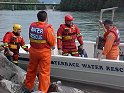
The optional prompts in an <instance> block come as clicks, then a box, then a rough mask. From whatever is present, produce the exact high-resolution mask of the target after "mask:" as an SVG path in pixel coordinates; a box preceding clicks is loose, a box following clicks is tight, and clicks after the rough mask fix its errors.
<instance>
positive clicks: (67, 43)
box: [57, 14, 83, 56]
mask: <svg viewBox="0 0 124 93" xmlns="http://www.w3.org/2000/svg"><path fill="white" fill-rule="evenodd" d="M73 19H74V18H73V17H72V16H71V15H70V14H68V15H66V16H65V24H61V25H60V27H59V29H58V31H57V47H58V52H59V54H60V55H64V56H68V55H69V54H71V55H72V56H79V53H78V49H77V46H76V42H75V40H76V39H77V40H78V42H79V43H80V48H82V49H83V39H82V35H81V33H80V30H79V28H78V27H77V26H76V25H75V24H73V22H72V21H73Z"/></svg>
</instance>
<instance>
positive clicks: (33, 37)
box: [24, 11, 56, 93]
mask: <svg viewBox="0 0 124 93" xmlns="http://www.w3.org/2000/svg"><path fill="white" fill-rule="evenodd" d="M37 18H38V22H33V23H32V24H31V25H30V28H29V39H30V49H29V54H30V61H29V64H28V68H27V74H26V79H25V82H24V90H25V93H31V91H32V89H33V86H34V81H35V78H36V75H37V70H38V73H39V85H38V90H39V91H42V92H43V93H47V91H48V88H49V85H50V65H51V50H52V49H54V48H55V44H56V37H55V34H54V29H53V27H52V25H50V24H48V23H47V20H48V17H47V12H45V11H39V12H38V13H37Z"/></svg>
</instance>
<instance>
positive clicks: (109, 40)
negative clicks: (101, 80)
mask: <svg viewBox="0 0 124 93" xmlns="http://www.w3.org/2000/svg"><path fill="white" fill-rule="evenodd" d="M104 40H105V44H104V50H103V53H102V54H103V55H106V59H111V60H117V57H118V55H119V44H120V38H119V31H118V29H117V28H116V27H113V28H112V29H110V30H107V32H106V33H105V34H104Z"/></svg>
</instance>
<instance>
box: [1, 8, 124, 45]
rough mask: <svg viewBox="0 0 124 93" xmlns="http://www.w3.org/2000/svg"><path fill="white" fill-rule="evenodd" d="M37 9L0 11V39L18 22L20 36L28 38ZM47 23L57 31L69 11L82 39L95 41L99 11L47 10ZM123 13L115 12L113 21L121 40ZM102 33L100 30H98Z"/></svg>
mask: <svg viewBox="0 0 124 93" xmlns="http://www.w3.org/2000/svg"><path fill="white" fill-rule="evenodd" d="M37 12H38V11H0V40H2V37H3V35H4V34H5V32H7V31H11V30H12V25H13V24H14V23H19V24H21V25H22V26H23V28H22V29H23V30H22V36H23V37H24V38H25V40H26V43H28V42H29V40H28V28H29V25H30V23H32V22H33V21H37V18H36V14H37ZM47 12H48V17H49V20H48V21H49V23H51V24H52V25H53V27H54V29H55V31H57V29H58V28H59V25H60V24H61V23H64V16H65V14H67V13H71V14H72V15H73V16H74V23H75V24H76V25H77V26H78V27H79V28H80V30H81V33H82V34H83V37H84V40H92V41H95V39H96V37H97V33H98V30H99V23H98V20H99V15H100V13H99V12H60V11H52V10H48V11H47ZM123 15H124V13H115V18H114V22H115V24H116V25H117V27H118V28H119V30H120V37H121V40H122V41H124V35H123V31H124V25H123V24H124V16H123ZM110 16H111V13H105V14H104V15H103V18H104V19H105V18H107V19H109V18H110ZM100 32H101V33H102V31H100Z"/></svg>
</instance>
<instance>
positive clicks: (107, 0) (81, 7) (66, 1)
mask: <svg viewBox="0 0 124 93" xmlns="http://www.w3.org/2000/svg"><path fill="white" fill-rule="evenodd" d="M108 7H119V9H121V10H124V0H61V2H60V10H62V11H99V10H100V9H102V8H108Z"/></svg>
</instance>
